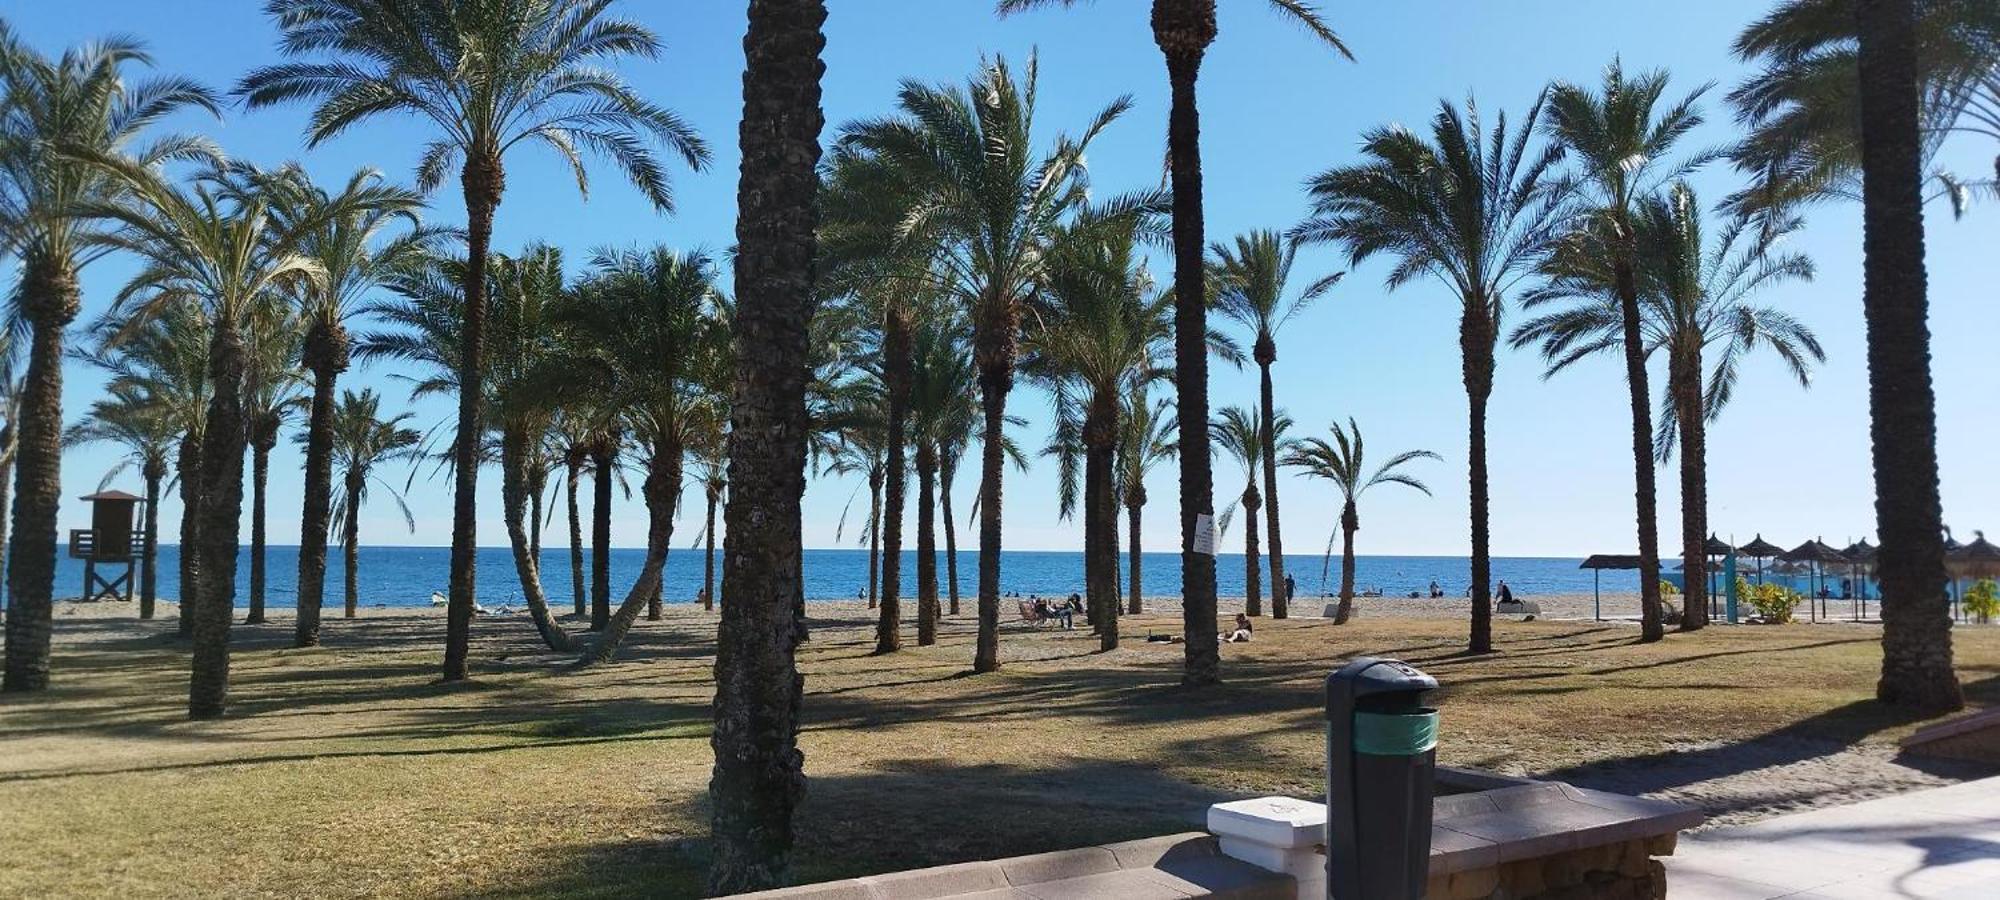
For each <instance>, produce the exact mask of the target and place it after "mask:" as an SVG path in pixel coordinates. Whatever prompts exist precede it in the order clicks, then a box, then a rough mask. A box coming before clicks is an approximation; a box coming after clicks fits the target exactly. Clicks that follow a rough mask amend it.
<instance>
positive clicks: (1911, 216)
mask: <svg viewBox="0 0 2000 900" xmlns="http://www.w3.org/2000/svg"><path fill="white" fill-rule="evenodd" d="M1821 6H1822V3H1812V4H1806V3H1801V2H1793V3H1786V4H1784V5H1782V6H1780V7H1779V9H1778V12H1777V13H1775V14H1774V15H1773V16H1771V17H1770V18H1769V19H1767V20H1765V21H1764V22H1762V23H1759V25H1757V26H1753V27H1752V31H1750V32H1747V33H1746V35H1745V37H1744V38H1743V39H1741V40H1740V41H1739V43H1738V52H1739V53H1743V54H1750V53H1755V54H1758V55H1760V56H1764V57H1766V58H1768V59H1770V60H1771V61H1772V62H1773V64H1774V65H1773V66H1772V68H1771V70H1770V71H1769V72H1767V74H1766V76H1764V78H1763V79H1761V80H1762V81H1764V82H1765V83H1766V84H1768V85H1772V86H1776V87H1779V88H1780V89H1779V90H1770V91H1764V92H1763V93H1764V95H1765V96H1767V97H1769V98H1771V99H1772V100H1773V101H1775V102H1773V104H1772V105H1771V107H1770V110H1769V111H1768V112H1767V113H1766V114H1764V115H1758V116H1756V117H1755V118H1754V119H1753V123H1754V124H1756V125H1758V126H1759V130H1760V132H1762V131H1766V130H1768V129H1769V128H1770V126H1772V125H1774V124H1781V123H1782V121H1783V118H1779V117H1792V116H1796V117H1798V118H1799V119H1801V120H1803V121H1805V122H1809V123H1815V124H1816V125H1818V126H1819V129H1820V130H1822V133H1830V134H1836V135H1838V134H1842V133H1843V132H1844V134H1845V135H1846V136H1848V137H1847V138H1846V139H1845V140H1838V139H1836V140H1825V139H1822V138H1818V137H1815V138H1813V139H1812V140H1810V141H1806V142H1803V144H1804V146H1806V147H1808V148H1809V149H1811V150H1812V152H1813V155H1814V156H1817V157H1818V158H1820V159H1824V160H1842V161H1843V165H1842V167H1841V168H1840V169H1835V171H1840V170H1841V169H1844V170H1845V171H1848V172H1851V171H1854V169H1855V167H1856V166H1858V168H1859V171H1860V173H1861V178H1860V181H1861V201H1862V250H1863V260H1862V271H1863V290H1862V301H1861V302H1862V308H1863V312H1864V313H1865V317H1866V319H1867V323H1868V398H1869V417H1870V425H1871V427H1870V434H1871V436H1872V444H1873V456H1874V461H1875V494H1876V497H1875V515H1876V533H1877V534H1878V535H1880V537H1881V539H1882V549H1881V550H1880V552H1879V554H1878V556H1877V562H1876V571H1877V573H1878V576H1877V577H1878V578H1879V579H1880V581H1881V585H1882V591H1883V600H1884V602H1883V604H1882V677H1881V679H1880V681H1878V682H1877V683H1876V687H1875V695H1876V697H1877V698H1879V699H1881V700H1882V701H1883V702H1885V703H1890V704H1894V705H1898V706H1907V707H1910V708H1913V709H1919V710H1927V711H1928V710H1949V709H1957V708H1959V707H1960V706H1962V705H1963V704H1964V695H1963V692H1962V690H1961V688H1960V687H1959V683H1958V676H1957V674H1956V673H1955V672H1954V671H1953V669H1952V650H1951V617H1950V615H1949V614H1948V613H1947V611H1946V610H1947V606H1946V593H1945V590H1944V585H1945V580H1946V573H1945V568H1944V545H1943V542H1942V539H1941V538H1940V535H1941V534H1942V532H1943V528H1942V525H1941V521H1942V515H1943V514H1942V507H1941V505H1940V501H1939V498H1938V470H1937V403H1936V396H1935V394H1934V392H1933V390H1932V387H1931V373H1930V334H1929V328H1928V325H1927V324H1926V316H1927V314H1928V303H1929V300H1928V297H1927V294H1926V287H1925V282H1924V217H1923V194H1922V177H1923V165H1924V149H1925V146H1926V140H1925V136H1924V134H1923V130H1922V129H1923V126H1924V124H1925V120H1926V119H1927V118H1929V119H1931V124H1932V125H1933V128H1934V129H1935V126H1936V121H1937V117H1936V116H1935V115H1934V113H1935V111H1936V110H1938V109H1939V108H1940V107H1938V106H1937V105H1932V106H1931V108H1930V109H1929V110H1926V108H1925V102H1924V101H1925V97H1926V95H1929V96H1932V97H1935V96H1937V94H1936V93H1935V88H1936V87H1937V86H1940V85H1949V84H1951V83H1952V82H1953V81H1954V80H1955V78H1956V76H1953V75H1946V74H1944V73H1948V72H1951V71H1952V67H1953V66H1955V65H1956V62H1953V63H1952V65H1939V62H1940V61H1946V60H1950V59H1951V57H1950V56H1948V55H1946V54H1943V53H1939V52H1937V48H1938V47H1939V46H1941V44H1939V43H1926V40H1925V39H1926V38H1927V37H1933V36H1936V35H1939V34H1953V33H1956V34H1961V35H1970V36H1973V37H1974V38H1975V40H1973V41H1971V42H1969V44H1967V45H1966V46H1969V47H1972V48H1974V49H1975V50H1979V49H1983V51H1984V53H1983V54H1975V55H1974V56H1973V57H1972V59H1973V60H1974V61H1975V62H1974V65H1973V66H1972V67H1971V69H1970V72H1971V73H1974V74H1978V75H1979V76H1980V77H1981V80H1980V82H1979V83H1980V84H1981V85H1982V86H1983V89H1985V90H1987V91H1991V90H1992V89H1993V88H1992V85H1993V82H1992V80H1991V78H1992V76H1991V71H1992V68H1991V66H1992V57H1991V55H1990V54H1991V52H1992V50H1993V48H1994V47H1995V46H1996V45H1995V43H1994V42H1993V40H1992V35H1993V34H1994V31H1995V29H1994V27H1993V24H1992V18H1991V17H1992V16H1993V10H1992V9H1991V7H1990V4H1979V3H1945V2H1927V3H1922V4H1919V3H1917V2H1915V0H1855V2H1854V3H1853V6H1852V12H1853V15H1852V17H1851V18H1836V17H1830V16H1824V15H1816V13H1818V12H1819V11H1820V9H1821ZM1845 6H1846V4H1844V3H1843V4H1840V5H1838V6H1836V7H1834V8H1835V9H1840V8H1842V7H1845ZM1920 11H1921V13H1922V15H1921V17H1920V15H1919V13H1920ZM1939 14H1942V15H1943V16H1951V15H1958V14H1969V15H1973V16H1979V15H1984V16H1986V17H1987V18H1986V19H1985V21H1986V23H1987V26H1988V27H1987V28H1985V29H1983V34H1984V39H1983V40H1981V39H1978V36H1979V35H1980V34H1981V33H1982V30H1980V29H1972V30H1969V31H1957V30H1955V29H1941V28H1937V27H1934V26H1933V24H1932V23H1933V22H1935V21H1937V19H1936V18H1934V17H1935V16H1938V15H1939ZM1849 28H1851V29H1852V31H1849V30H1848V29H1849ZM1926 50H1929V51H1931V52H1930V53H1926V52H1925V51H1926ZM1843 56H1851V58H1852V59H1853V67H1852V75H1851V76H1849V75H1845V74H1842V75H1839V76H1832V75H1828V76H1825V77H1822V78H1819V79H1816V80H1814V81H1812V82H1802V81H1801V82H1795V83H1788V81H1787V80H1786V79H1784V78H1783V77H1782V76H1783V75H1784V74H1785V73H1786V71H1787V69H1788V67H1790V66H1794V65H1801V64H1804V65H1819V64H1822V61H1825V62H1824V63H1823V64H1824V65H1825V66H1826V68H1827V69H1828V70H1830V71H1844V70H1845V69H1846V65H1845V63H1844V62H1841V61H1840V58H1841V57H1843ZM1982 59H1983V61H1982ZM1940 76H1941V77H1940ZM1927 78H1928V79H1929V81H1930V83H1929V84H1928V85H1927V84H1926V79H1927ZM1794 84H1797V85H1802V86H1804V87H1807V88H1810V90H1795V89H1794ZM1927 88H1930V90H1927ZM1843 97H1846V98H1851V99H1850V100H1843V99H1842V98H1843ZM1982 108H1983V109H1985V110H1986V111H1987V112H1989V113H1990V112H1991V111H1992V109H1993V107H1992V105H1991V103H1990V102H1988V103H1987V105H1985V106H1984V107H1982ZM1751 112H1752V113H1753V114H1755V113H1757V112H1758V110H1757V108H1756V107H1755V106H1754V105H1753V106H1752V107H1751ZM1927 112H1929V113H1933V115H1927ZM1857 124H1858V129H1857V128H1856V125H1857ZM1835 129H1838V131H1835ZM1934 133H1935V131H1934ZM1841 147H1845V148H1849V149H1846V150H1841V151H1840V152H1836V150H1838V149H1839V148H1841ZM1781 149H1782V145H1781ZM1808 160H1809V161H1811V160H1812V156H1809V157H1808ZM1809 171H1810V170H1809ZM1996 175H2000V172H1996ZM1827 181H1828V182H1829V183H1832V182H1833V179H1827ZM1804 182H1805V183H1806V185H1807V186H1808V187H1813V186H1814V184H1813V180H1812V179H1810V178H1807V179H1804Z"/></svg>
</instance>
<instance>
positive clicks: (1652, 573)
mask: <svg viewBox="0 0 2000 900" xmlns="http://www.w3.org/2000/svg"><path fill="white" fill-rule="evenodd" d="M1666 90H1667V73H1666V72H1665V71H1664V70H1656V71H1653V72H1645V73H1640V74H1638V75H1636V76H1631V77H1627V76H1626V74H1625V68H1624V66H1623V65H1621V64H1620V63H1619V62H1617V61H1616V60H1613V61H1612V63H1611V65H1609V66H1607V67H1605V70H1604V77H1603V82H1602V84H1601V85H1600V86H1599V88H1598V89H1597V90H1596V91H1592V90H1591V89H1590V88H1587V87H1583V86H1580V85H1575V84H1570V83H1568V82H1557V83H1555V84H1553V85H1550V86H1549V93H1548V96H1549V118H1548V120H1547V121H1546V122H1545V123H1544V124H1545V130H1546V131H1547V132H1548V135H1549V137H1550V138H1551V139H1552V140H1554V141H1556V142H1558V143H1560V144H1561V145H1562V146H1563V149H1564V150H1565V152H1566V153H1567V154H1568V156H1569V158H1570V160H1571V161H1572V163H1573V165H1574V166H1575V171H1574V172H1573V173H1572V174H1571V176H1570V178H1571V180H1572V182H1573V184H1574V185H1575V187H1576V190H1577V197H1576V199H1577V201H1578V205H1577V207H1576V212H1577V216H1576V221H1575V222H1574V226H1573V228H1572V229H1571V231H1570V233H1569V235H1568V236H1567V237H1565V238H1564V239H1565V240H1566V241H1570V242H1581V243H1584V244H1587V245H1593V246H1595V247H1597V248H1599V250H1600V251H1601V252H1602V253H1604V254H1605V255H1606V256H1607V257H1608V258H1609V264H1610V268H1611V270H1612V273H1613V278H1614V280H1615V282H1616V293H1617V295H1618V308H1619V315H1620V318H1621V320H1622V331H1623V336H1622V337H1623V339H1622V341H1621V343H1622V346H1623V348H1624V351H1625V384H1626V387H1627V393H1628V399H1629V400H1630V402H1631V407H1632V474H1633V483H1634V487H1633V499H1634V501H1635V503H1634V506H1635V508H1636V510H1637V513H1638V530H1639V606H1640V626H1639V627H1640V640H1642V641H1657V640H1659V639H1660V637H1661V636H1662V634H1663V632H1664V629H1663V628H1662V626H1661V616H1660V534H1659V513H1658V507H1657V504H1658V502H1659V498H1658V495H1657V494H1658V492H1657V491H1656V490H1655V487H1654V471H1653V417H1652V398H1651V397H1650V396H1649V394H1648V388H1647V386H1646V343H1645V335H1644V331H1643V328H1644V326H1643V322H1642V314H1641V311H1640V308H1639V284H1638V275H1637V268H1638V253H1639V251H1638V246H1637V243H1636V241H1637V238H1636V235H1635V234H1634V231H1633V226H1632V218H1633V215H1634V214H1635V210H1636V208H1637V206H1638V204H1639V202H1640V200H1641V199H1642V198H1644V197H1645V196H1646V195H1648V194H1650V193H1653V192H1655V191H1658V190H1660V189H1662V188H1663V187H1665V186H1666V185H1668V184H1670V183H1672V182H1674V181H1677V180H1679V179H1680V178H1681V177H1682V176H1684V175H1686V174H1687V173H1689V172H1690V171H1692V170H1693V169H1695V168H1696V167H1698V166H1700V165H1702V164H1703V163H1704V162H1707V161H1708V160H1709V159H1711V158H1713V157H1714V155H1715V154H1714V153H1713V152H1702V153H1694V154H1690V155H1689V156H1687V157H1686V158H1684V159H1680V160H1675V159H1673V158H1672V154H1673V153H1674V152H1675V145H1676V144H1678V143H1680V141H1681V139H1682V138H1684V137H1686V136H1687V133H1688V132H1690V131H1692V130H1694V129H1695V128H1697V127H1699V126H1700V125H1701V123H1702V116H1701V112H1700V111H1699V109H1698V108H1697V107H1696V105H1695V104H1696V101H1698V100H1700V99H1701V95H1702V94H1704V93H1706V92H1707V91H1708V86H1706V85H1704V86H1703V87H1700V88H1696V89H1695V90H1694V92H1692V93H1690V94H1689V95H1688V96H1687V97H1685V98H1683V99H1681V101H1680V102H1678V103H1674V104H1672V105H1665V104H1663V102H1662V98H1663V97H1664V95H1665V94H1666ZM1706 536H1707V532H1702V533H1701V534H1696V535H1694V536H1692V537H1689V538H1688V540H1689V541H1691V542H1697V543H1698V542H1700V541H1701V540H1702V539H1703V538H1704V537H1706ZM1689 546H1695V544H1690V545H1689ZM1702 558H1703V559H1707V557H1706V556H1703V557H1702ZM1701 581H1702V579H1699V578H1689V579H1688V580H1687V582H1688V584H1687V590H1686V591H1685V593H1684V598H1685V601H1686V603H1687V605H1688V606H1689V607H1691V608H1694V607H1700V608H1706V603H1707V599H1706V597H1705V596H1704V594H1703V585H1702V584H1701V583H1700V582H1701Z"/></svg>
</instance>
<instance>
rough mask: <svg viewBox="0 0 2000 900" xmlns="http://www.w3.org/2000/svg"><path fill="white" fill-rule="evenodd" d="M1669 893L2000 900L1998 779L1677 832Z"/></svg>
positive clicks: (1716, 898)
mask: <svg viewBox="0 0 2000 900" xmlns="http://www.w3.org/2000/svg"><path fill="white" fill-rule="evenodd" d="M1666 863H1667V873H1668V874H1667V886H1668V891H1669V893H1668V896H1669V897H1672V898H1674V900H1774V898H1779V897H1782V898H1785V900H1833V898H1842V900H1854V898H1870V900H1874V898H1890V900H1894V898H1922V900H2000V778H1986V779H1981V780H1979V781H1969V782H1966V783H1964V784H1957V785H1952V786H1950V787H1943V788H1934V789H1931V790H1927V791H1917V792H1914V793H1909V794H1903V795H1900V796H1895V797H1884V798H1882V799H1879V800H1870V801H1867V802H1863V803H1856V804H1854V805H1852V806H1840V807H1833V808H1829V809H1819V810H1813V811H1812V812H1805V813H1798V814H1795V815H1789V816H1780V817H1778V818H1775V819H1766V820H1764V821H1762V822H1756V823H1752V824H1749V825H1739V826H1736V827H1732V828H1720V829H1716V830H1714V831H1709V832H1705V833H1702V834H1699V835H1695V836H1690V837H1684V838H1682V840H1681V842H1680V849H1679V851H1678V852H1676V853H1675V854H1674V855H1673V856H1672V857H1670V858H1668V859H1667V861H1666Z"/></svg>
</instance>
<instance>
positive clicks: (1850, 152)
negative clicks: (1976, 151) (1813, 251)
mask: <svg viewBox="0 0 2000 900" xmlns="http://www.w3.org/2000/svg"><path fill="white" fill-rule="evenodd" d="M1913 9H1914V15H1915V17H1916V18H1915V24H1914V37H1915V41H1916V48H1915V53H1916V67H1917V73H1916V74H1917V82H1918V103H1919V107H1918V129H1919V135H1920V144H1919V146H1920V149H1921V153H1922V156H1923V160H1924V162H1923V164H1922V165H1923V173H1924V182H1925V183H1926V191H1925V199H1926V200H1927V201H1928V200H1931V199H1938V198H1942V199H1945V200H1947V201H1949V202H1950V203H1951V206H1952V211H1953V212H1954V213H1955V214H1960V215H1962V214H1963V213H1964V212H1965V208H1966V206H1967V204H1968V203H1969V202H1970V201H1971V200H1972V199H1974V198H1975V197H1976V196H1978V195H1979V194H1982V193H1983V194H1988V195H1992V194H1993V193H1994V192H1995V190H1996V189H2000V150H1996V158H1995V160H1994V163H1995V165H1994V178H1993V179H1966V178H1963V177H1961V176H1959V175H1956V174H1954V173H1951V172H1948V171H1945V170H1942V169H1939V168H1936V167H1934V165H1933V160H1934V159H1935V158H1936V154H1937V152H1938V150H1939V149H1940V148H1941V147H1943V146H1944V144H1945V143H1946V142H1947V141H1948V140H1950V139H1951V138H1953V137H1955V136H1965V137H1967V138H1971V139H1974V140H1980V139H1983V140H1987V141H1993V142H1996V143H2000V78H1996V77H1995V75H1994V73H1995V69H1996V66H2000V10H1995V9H1994V8H1993V6H1992V4H1988V3H1978V2H1963V0H1919V2H1916V3H1914V4H1913ZM1855 12H1856V6H1855V3H1854V0H1783V2H1780V3H1778V4H1777V5H1776V6H1775V7H1774V8H1773V9H1772V11H1771V12H1770V13H1768V14H1767V15H1765V16H1764V17H1763V18H1761V19H1759V20H1757V21H1756V22H1753V23H1751V24H1750V25H1749V26H1747V27H1745V28H1744V29H1743V32H1742V33H1741V34H1739V35H1738V36H1737V38H1736V41H1735V43H1734V45H1733V46H1732V49H1733V50H1734V51H1735V52H1736V55H1737V57H1738V58H1739V59H1741V60H1743V61H1744V62H1750V63H1757V64H1760V65H1761V66H1762V69H1761V70H1760V71H1759V72H1757V73H1756V74H1755V75H1752V76H1751V77H1750V78H1749V79H1747V80H1745V81H1744V83H1743V84H1742V85H1740V86H1739V87H1737V89H1736V90H1734V91H1731V92H1730V94H1729V100H1730V102H1731V104H1732V105H1734V106H1735V107H1736V111H1737V118H1738V119H1739V120H1740V121H1741V123H1742V124H1743V125H1745V126H1747V127H1748V128H1749V130H1750V134H1749V135H1748V136H1747V137H1746V138H1745V139H1744V140H1743V142H1742V143H1741V144H1739V145H1738V146H1736V147H1735V148H1733V149H1732V150H1731V152H1730V156H1731V158H1732V159H1733V160H1734V162H1735V163H1736V167H1737V168H1738V169H1739V170H1741V171H1743V172H1745V173H1747V174H1750V175H1752V176H1753V177H1754V178H1755V181H1754V183H1753V184H1752V185H1751V187H1749V188H1748V189H1745V190H1743V191H1741V192H1738V193H1737V194H1734V195H1732V196H1731V197H1730V198H1729V201H1728V206H1729V208H1730V209H1731V211H1733V212H1739V213H1746V214H1757V215H1764V214H1772V215H1776V216H1778V217H1780V218H1782V217H1783V216H1785V215H1787V214H1788V211H1789V210H1790V209H1791V208H1792V207H1794V206H1797V205H1800V204H1807V203H1812V202H1815V201H1819V200H1825V199H1833V198H1838V199H1849V200H1859V199H1861V146H1862V134H1861V125H1862V116H1861V89H1860V88H1861V78H1860V74H1859V72H1860V69H1859V66H1860V45H1859V43H1858V40H1857V29H1858V26H1859V21H1858V19H1857V18H1856V15H1855Z"/></svg>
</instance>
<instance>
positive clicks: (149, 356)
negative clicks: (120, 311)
mask: <svg viewBox="0 0 2000 900" xmlns="http://www.w3.org/2000/svg"><path fill="white" fill-rule="evenodd" d="M90 330H91V333H92V336H93V339H94V340H93V343H94V346H92V347H91V348H90V351H89V357H88V358H89V360H90V362H91V364H92V365H95V366H97V367H98V368H100V369H103V370H104V372H105V374H106V375H107V376H108V380H107V383H106V385H105V391H106V392H107V393H109V394H112V395H117V394H120V393H131V394H136V395H140V396H144V397H145V398H146V401H147V404H148V405H149V406H150V407H151V408H152V409H153V410H155V411H156V412H157V413H158V414H159V415H160V416H161V417H162V418H163V419H164V420H165V421H166V425H167V427H168V428H169V429H170V430H171V432H172V433H173V435H174V448H173V461H172V465H173V470H172V477H173V481H175V482H177V483H178V484H179V486H180V499H181V524H180V537H179V541H180V554H179V555H180V570H179V573H178V574H179V581H178V586H177V588H176V590H175V596H176V597H178V598H180V601H181V602H180V615H179V617H178V618H179V622H178V623H177V624H178V625H179V631H180V636H181V637H188V636H190V635H192V634H193V633H194V613H195V609H196V606H197V604H195V603H194V602H193V601H194V598H196V597H198V596H199V585H198V581H199V578H198V576H199V573H200V566H199V565H198V561H197V559H196V556H197V555H198V554H197V553H196V547H197V545H198V538H199V533H200V532H199V528H198V525H199V523H200V521H201V515H200V511H201V502H200V501H201V494H200V486H201V484H200V482H201V477H200V472H201V442H202V437H203V435H204V434H206V432H207V418H208V396H209V388H210V381H209V375H208V320H207V318H206V317H205V316H204V315H203V314H202V312H201V310H199V309H195V308H192V307H188V306H179V307H172V308H169V309H166V310H160V311H158V312H157V313H155V314H152V315H145V316H140V317H137V318H133V317H130V316H108V317H105V318H104V319H102V320H100V321H98V322H96V323H94V324H93V325H92V326H91V329H90Z"/></svg>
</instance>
